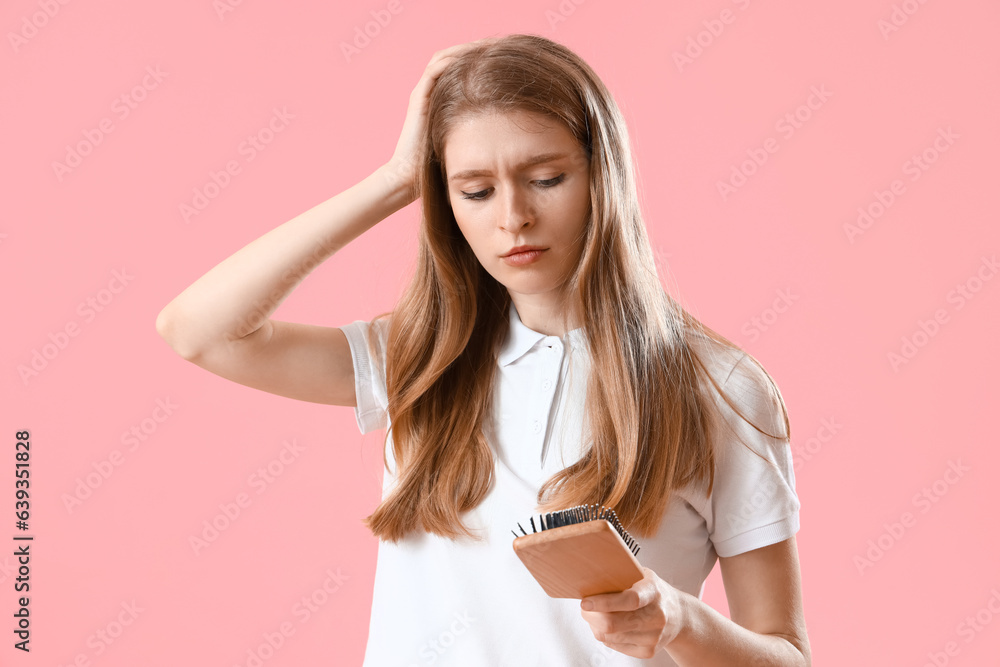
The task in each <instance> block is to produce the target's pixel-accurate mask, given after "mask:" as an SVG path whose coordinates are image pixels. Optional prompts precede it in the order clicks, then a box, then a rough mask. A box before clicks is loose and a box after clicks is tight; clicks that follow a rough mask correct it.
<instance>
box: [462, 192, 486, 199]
mask: <svg viewBox="0 0 1000 667" xmlns="http://www.w3.org/2000/svg"><path fill="white" fill-rule="evenodd" d="M486 192H487V191H486V190H480V191H479V192H463V193H462V199H482V198H483V197H485V196H486Z"/></svg>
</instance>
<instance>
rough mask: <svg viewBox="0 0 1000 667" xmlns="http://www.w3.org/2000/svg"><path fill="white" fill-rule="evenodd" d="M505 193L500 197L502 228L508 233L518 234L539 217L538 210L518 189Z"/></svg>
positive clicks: (499, 213)
mask: <svg viewBox="0 0 1000 667" xmlns="http://www.w3.org/2000/svg"><path fill="white" fill-rule="evenodd" d="M505 190H506V191H505V193H504V194H503V195H502V196H501V197H500V210H499V211H498V215H499V216H500V228H501V229H503V230H504V231H507V232H512V233H513V232H517V231H518V230H520V229H522V228H523V227H524V226H526V225H530V224H533V223H534V221H535V217H536V216H537V213H538V211H537V209H536V207H535V206H534V204H533V203H532V201H531V198H530V197H528V196H526V195H525V193H524V192H521V191H520V190H519V189H518V188H516V187H509V188H506V189H505Z"/></svg>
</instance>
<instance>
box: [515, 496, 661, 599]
mask: <svg viewBox="0 0 1000 667" xmlns="http://www.w3.org/2000/svg"><path fill="white" fill-rule="evenodd" d="M538 523H539V525H540V526H541V529H540V530H536V529H535V519H534V517H532V518H531V531H532V532H531V533H530V534H529V533H528V532H527V531H525V530H524V528H523V527H522V526H521V524H520V523H519V524H517V527H518V528H520V529H521V533H522V534H521V535H518V534H517V531H512V532H513V533H514V537H515V539H514V552H515V553H516V554H517V556H518V558H520V559H521V562H522V563H524V565H525V567H527V568H528V571H529V572H531V575H532V576H533V577H534V578H535V580H536V581H537V582H538V583H539V584H541V586H542V588H543V589H544V590H545V592H546V593H548V594H549V596H550V597H554V598H577V599H580V598H584V597H587V596H588V595H599V594H601V593H617V592H619V591H624V590H626V589H628V588H631V587H632V584H634V583H635V582H637V581H639V580H640V579H642V578H643V576H644V575H643V572H642V566H641V565H640V564H639V561H638V560H636V558H635V555H636V554H638V553H639V545H637V544H636V543H635V540H634V539H632V536H631V535H629V534H628V532H626V530H625V529H624V528H623V527H622V525H621V523H620V522H619V521H618V517H617V516H616V515H615V511H614V510H613V509H609V508H606V507H604V506H603V505H589V506H588V505H579V506H577V507H571V508H570V509H566V510H561V511H559V512H551V513H549V514H545V515H539V518H538Z"/></svg>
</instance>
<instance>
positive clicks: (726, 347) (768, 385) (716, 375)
mask: <svg viewBox="0 0 1000 667" xmlns="http://www.w3.org/2000/svg"><path fill="white" fill-rule="evenodd" d="M688 343H689V347H690V349H691V351H692V352H693V353H695V354H697V355H698V357H699V359H700V360H701V361H702V363H703V364H704V365H705V367H706V370H707V371H708V372H709V373H710V374H711V375H712V379H713V380H715V384H716V385H718V387H719V389H720V390H721V391H723V392H724V393H725V394H726V396H727V397H728V398H729V400H730V401H732V402H733V403H735V404H736V406H737V407H738V408H739V411H740V412H741V413H742V414H743V415H744V416H745V417H746V418H747V419H749V420H750V421H751V422H753V423H754V424H756V425H758V426H759V427H760V428H761V429H764V430H766V431H768V432H769V433H775V434H777V433H784V430H785V426H784V416H783V415H784V412H783V409H782V406H783V399H782V397H781V392H780V390H779V389H778V386H777V384H776V383H775V381H774V380H773V378H772V377H771V376H770V374H769V373H768V372H767V371H766V370H765V369H764V367H763V365H761V363H760V362H759V361H758V360H757V359H756V358H755V357H754V356H753V355H751V354H750V353H749V352H747V351H745V350H743V349H741V348H739V347H738V346H735V345H732V344H728V343H726V342H723V341H720V340H717V339H715V338H713V337H712V336H710V335H708V334H706V333H703V332H700V331H692V332H691V333H690V335H689V336H688ZM708 389H709V393H711V394H713V395H717V392H715V391H712V389H713V388H712V387H708ZM718 400H719V401H720V405H723V406H726V405H727V404H726V402H725V401H724V400H723V399H721V398H719V399H718ZM727 407H728V406H727ZM724 409H725V408H724ZM725 411H726V412H729V410H728V409H725Z"/></svg>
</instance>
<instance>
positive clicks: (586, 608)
mask: <svg viewBox="0 0 1000 667" xmlns="http://www.w3.org/2000/svg"><path fill="white" fill-rule="evenodd" d="M593 608H594V603H593V602H591V601H590V600H584V601H583V610H584V611H591V610H592V609H593Z"/></svg>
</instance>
